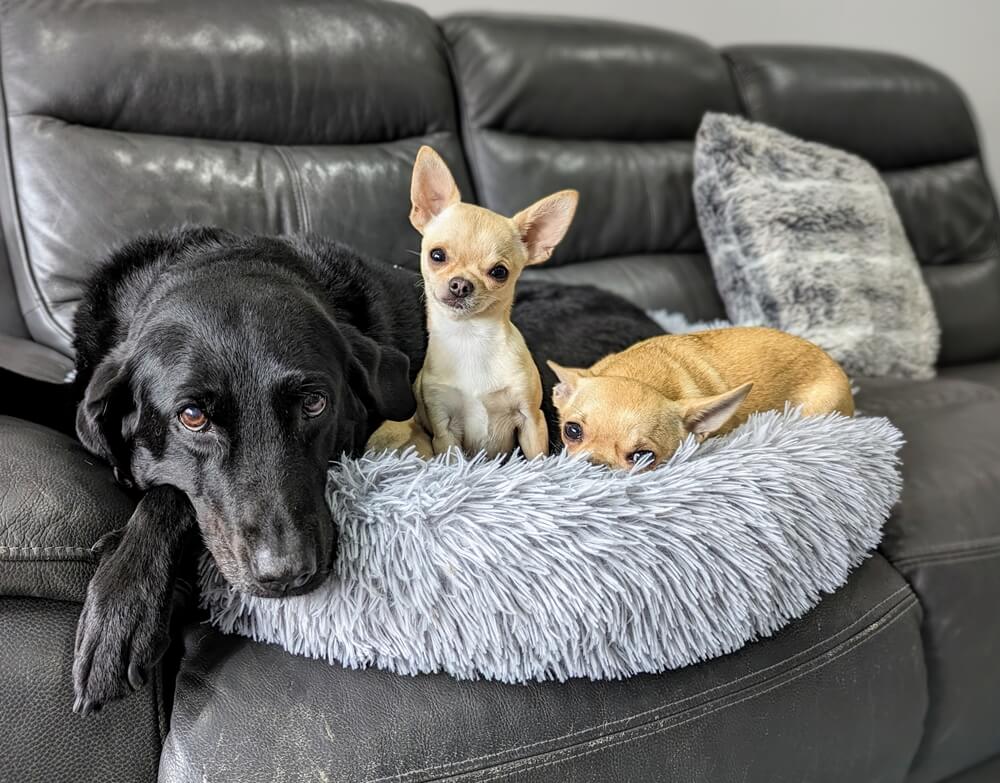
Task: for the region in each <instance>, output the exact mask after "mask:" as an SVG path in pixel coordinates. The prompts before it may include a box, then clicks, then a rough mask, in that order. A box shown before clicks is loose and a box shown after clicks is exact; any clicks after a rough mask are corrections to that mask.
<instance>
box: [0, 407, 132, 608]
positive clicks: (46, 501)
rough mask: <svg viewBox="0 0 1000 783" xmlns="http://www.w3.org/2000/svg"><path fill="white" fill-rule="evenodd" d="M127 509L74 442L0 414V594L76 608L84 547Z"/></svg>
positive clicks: (123, 518) (119, 521)
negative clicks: (70, 604) (55, 601)
mask: <svg viewBox="0 0 1000 783" xmlns="http://www.w3.org/2000/svg"><path fill="white" fill-rule="evenodd" d="M133 507H134V503H133V501H132V499H131V498H130V497H129V496H128V495H127V494H126V493H125V492H124V491H123V490H122V489H120V488H119V487H118V485H117V484H116V483H115V481H114V478H113V476H112V473H111V469H110V468H109V467H108V466H107V465H106V464H104V463H103V462H101V461H100V460H99V459H98V458H96V457H94V456H91V455H90V454H88V453H87V452H86V451H85V450H84V448H83V447H82V446H81V445H80V444H79V443H77V442H76V441H74V440H73V439H71V438H69V437H67V436H66V435H61V434H59V433H57V432H55V431H53V430H50V429H48V428H46V427H42V426H40V425H37V424H31V423H29V422H26V421H22V420H20V419H14V418H10V417H7V416H0V595H4V596H28V597H35V598H50V599H55V600H60V601H76V602H80V603H82V602H83V599H84V597H85V596H86V593H87V583H88V581H89V580H90V577H91V576H92V575H93V572H94V568H95V567H96V564H97V558H96V556H95V555H94V554H93V553H92V552H91V547H92V546H93V544H94V543H95V542H96V541H97V540H98V539H99V538H100V537H101V536H102V535H104V534H105V533H107V532H109V531H111V530H114V529H116V528H120V527H122V526H124V525H125V523H126V522H128V519H129V516H131V514H132V509H133Z"/></svg>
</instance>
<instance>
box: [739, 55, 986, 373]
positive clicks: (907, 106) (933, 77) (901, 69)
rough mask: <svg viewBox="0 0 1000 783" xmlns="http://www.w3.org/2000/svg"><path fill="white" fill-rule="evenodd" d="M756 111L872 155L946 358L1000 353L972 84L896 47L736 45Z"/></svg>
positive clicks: (749, 102) (758, 116) (747, 105)
mask: <svg viewBox="0 0 1000 783" xmlns="http://www.w3.org/2000/svg"><path fill="white" fill-rule="evenodd" d="M725 53H726V57H727V59H728V60H729V62H730V64H731V66H732V72H733V78H734V83H735V85H736V87H737V89H738V91H739V95H740V100H741V102H742V105H743V109H744V111H745V113H746V114H747V116H749V117H750V118H751V119H754V120H758V121H760V122H766V123H768V124H770V125H774V126H776V127H779V128H781V129H782V130H785V131H787V132H789V133H793V134H795V135H797V136H801V137H803V138H806V139H810V140H813V141H820V142H824V143H826V144H830V145H832V146H835V147H839V148H841V149H846V150H848V151H850V152H853V153H855V154H858V155H861V156H862V157H864V158H867V159H868V160H869V161H871V163H873V164H874V165H875V166H876V167H877V168H878V169H879V170H880V171H881V173H882V175H883V177H884V179H885V181H886V184H887V185H888V186H889V191H890V192H891V193H892V197H893V201H894V202H895V205H896V208H897V210H898V211H899V215H900V218H901V219H902V221H903V225H904V227H905V229H906V234H907V237H908V238H909V240H910V243H911V244H912V245H913V250H914V252H915V253H916V256H917V258H918V259H919V261H920V263H921V264H922V265H924V267H925V269H924V273H925V276H926V278H927V282H928V285H929V287H930V289H931V293H932V295H933V297H934V304H935V309H936V310H937V315H938V321H939V323H940V325H941V332H942V335H941V336H942V340H941V356H940V361H941V363H942V364H954V363H958V362H965V361H976V360H980V359H988V358H993V357H996V356H1000V218H998V216H997V206H996V202H995V199H994V196H993V192H992V190H991V189H990V185H989V181H988V179H987V177H986V173H985V171H984V169H983V163H982V159H981V156H980V149H979V141H978V139H977V137H976V129H975V125H974V123H973V120H972V115H971V114H970V112H969V109H968V107H967V105H966V101H965V97H964V96H963V94H962V92H961V90H960V89H959V88H958V87H957V86H956V85H955V84H954V83H953V82H952V81H951V80H950V79H949V78H947V77H946V76H944V75H943V74H941V73H938V72H937V71H935V70H933V69H931V68H928V67H927V66H925V65H923V64H921V63H918V62H915V61H913V60H910V59H907V58H905V57H900V56H897V55H892V54H885V53H881V52H862V51H854V50H844V49H828V48H820V47H804V46H740V47H732V48H729V49H726V50H725Z"/></svg>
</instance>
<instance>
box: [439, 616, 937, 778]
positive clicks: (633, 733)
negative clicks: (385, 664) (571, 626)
mask: <svg viewBox="0 0 1000 783" xmlns="http://www.w3.org/2000/svg"><path fill="white" fill-rule="evenodd" d="M918 605H919V602H918V601H917V600H916V598H913V599H910V600H905V601H902V602H900V603H899V604H897V605H896V606H894V607H893V608H892V610H890V612H887V613H886V614H885V615H883V616H882V617H881V618H880V620H876V621H875V622H874V623H872V624H871V625H870V626H869V627H868V629H866V630H870V633H868V634H866V635H863V636H858V637H854V639H849V640H847V642H844V645H845V646H844V648H843V649H842V650H840V651H839V652H838V653H837V654H836V655H833V656H831V657H829V658H826V659H825V660H821V659H818V658H816V659H813V660H812V661H810V662H809V663H810V664H813V665H804V666H803V667H802V670H801V671H799V672H798V673H796V674H795V676H793V677H788V678H785V679H782V680H780V681H778V682H776V683H774V684H773V685H771V686H770V687H768V688H764V689H762V690H755V691H753V692H752V693H747V694H746V695H744V696H743V697H742V698H739V699H736V700H733V701H726V702H722V703H719V704H716V706H715V707H713V708H712V709H709V710H706V711H704V712H700V713H698V714H697V715H690V716H688V717H686V718H683V719H682V720H677V721H670V720H667V722H665V723H663V725H660V726H654V723H660V721H655V722H654V723H646V724H644V725H642V726H638V727H636V728H635V729H634V730H626V731H625V732H623V733H628V736H625V737H619V738H617V739H615V740H613V741H610V742H600V739H601V738H598V739H596V740H594V741H592V742H588V743H586V745H584V746H583V747H586V746H587V745H596V747H589V748H587V749H585V750H581V751H580V752H578V753H568V754H563V755H560V756H559V757H558V758H554V759H550V760H548V761H544V762H542V763H539V764H531V763H521V764H519V763H518V762H517V761H515V762H512V763H511V764H510V765H509V766H510V767H517V768H516V769H507V770H504V771H503V772H501V773H500V774H499V775H492V776H490V777H477V775H478V774H479V773H472V775H471V776H470V777H469V780H478V781H479V783H489V782H490V781H495V780H500V779H502V778H504V777H506V776H508V775H510V774H517V773H520V772H526V771H534V770H539V769H541V768H543V767H548V766H552V765H553V764H561V763H563V762H565V761H572V760H573V759H578V758H583V757H584V756H589V755H590V754H591V753H597V752H598V751H603V750H607V749H609V748H614V747H617V746H618V745H627V744H629V743H630V742H636V741H638V740H642V739H646V738H647V737H652V736H655V735H656V734H660V733H662V732H664V731H667V730H669V729H675V728H677V727H679V726H684V725H685V724H688V723H692V722H694V721H696V720H701V719H702V718H707V717H709V716H710V715H714V714H715V713H716V712H719V711H720V710H723V709H728V708H730V707H733V706H736V705H738V704H742V703H743V702H745V701H750V700H751V699H756V698H757V697H759V696H764V695H766V694H768V693H770V692H771V691H773V690H776V689H777V688H781V687H783V686H785V685H787V684H789V683H791V682H795V681H796V680H799V679H801V678H802V677H805V676H807V675H809V674H812V673H814V672H817V671H820V670H821V669H824V668H825V667H826V666H828V665H829V664H831V663H833V662H834V661H836V660H838V659H840V658H842V657H843V656H845V655H848V654H849V653H851V652H853V651H854V650H856V649H857V648H858V647H860V646H861V645H863V644H866V643H867V642H869V641H871V640H872V639H874V638H876V637H877V636H878V635H879V634H881V633H882V632H883V631H885V630H886V629H888V628H891V627H892V626H893V625H895V623H896V622H897V621H898V620H900V619H901V618H903V617H906V616H907V613H908V611H909V609H910V608H911V607H913V606H918ZM893 613H894V614H893ZM890 614H892V616H891V617H890ZM886 618H888V620H887V621H886V622H884V623H882V624H881V625H878V627H874V626H875V625H877V624H878V623H879V622H880V621H881V620H886ZM852 640H856V643H855V644H848V642H850V641H852ZM668 717H669V716H668ZM643 729H646V730H645V731H643ZM581 744H582V743H581ZM580 747H581V745H575V746H570V748H569V749H572V748H580ZM558 753H559V751H553V752H552V753H551V754H546V755H555V754H558ZM536 758H537V757H536ZM520 761H523V762H530V758H529V759H522V760H520ZM494 771H496V768H494V769H492V770H490V769H487V770H482V772H494ZM428 783H429V782H428Z"/></svg>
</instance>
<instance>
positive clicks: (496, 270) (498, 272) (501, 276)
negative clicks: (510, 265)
mask: <svg viewBox="0 0 1000 783" xmlns="http://www.w3.org/2000/svg"><path fill="white" fill-rule="evenodd" d="M509 274H510V272H508V271H507V267H505V266H503V265H502V264H497V265H496V266H495V267H493V268H492V269H491V270H490V277H492V278H493V279H494V280H498V281H500V282H501V283H502V282H503V281H504V280H506V279H507V275H509Z"/></svg>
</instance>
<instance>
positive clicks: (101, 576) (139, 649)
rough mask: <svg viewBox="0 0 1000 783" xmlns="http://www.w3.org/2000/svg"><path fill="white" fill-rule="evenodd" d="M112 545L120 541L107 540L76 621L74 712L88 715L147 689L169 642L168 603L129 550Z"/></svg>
mask: <svg viewBox="0 0 1000 783" xmlns="http://www.w3.org/2000/svg"><path fill="white" fill-rule="evenodd" d="M112 535H113V534H112ZM102 541H104V539H102ZM109 544H111V545H113V546H115V545H117V541H116V540H114V539H112V540H111V541H108V542H105V554H104V556H103V558H102V561H101V564H100V565H99V566H98V568H97V573H95V575H94V578H93V579H92V580H91V582H90V586H89V587H88V588H87V598H86V600H85V602H84V604H83V611H82V612H81V613H80V621H79V624H78V625H77V632H76V650H75V655H74V659H73V689H74V693H75V697H76V698H75V701H74V703H73V711H74V712H78V713H81V714H83V715H87V714H89V713H91V712H96V711H97V710H99V709H100V708H101V706H102V705H104V704H107V703H108V702H110V701H114V700H115V699H120V698H122V697H123V696H126V695H128V694H129V693H130V692H131V690H138V689H139V688H141V687H143V685H145V683H146V681H147V679H148V678H149V675H150V673H151V672H152V671H153V667H154V666H155V665H156V664H157V662H158V661H159V659H160V657H161V656H162V655H163V653H164V651H165V650H166V647H167V644H168V641H169V631H168V629H169V621H170V611H169V602H165V601H163V600H159V596H158V595H156V593H157V592H158V591H157V590H154V589H151V588H153V587H154V586H155V584H156V583H155V582H153V581H151V580H150V578H149V575H148V574H142V573H141V572H139V571H138V569H137V563H136V562H135V561H134V560H132V559H130V558H129V557H128V553H127V552H123V551H122V549H121V548H115V549H113V551H111V552H110V553H108V551H107V549H108V545H109Z"/></svg>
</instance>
